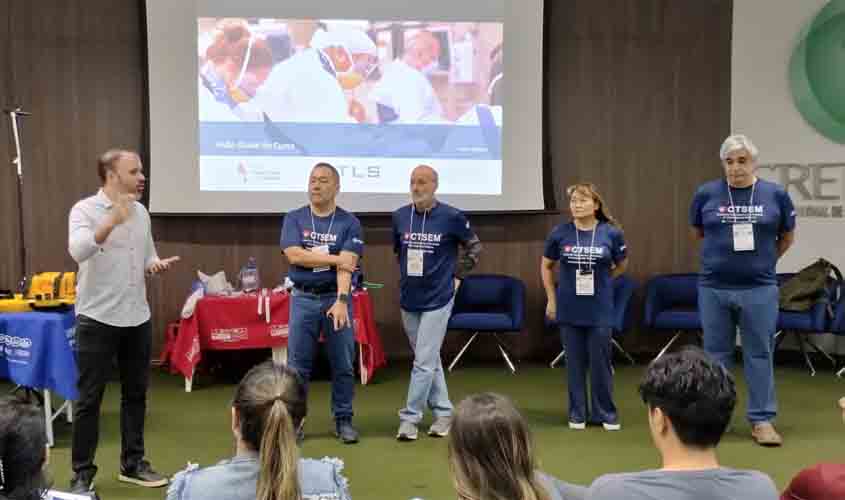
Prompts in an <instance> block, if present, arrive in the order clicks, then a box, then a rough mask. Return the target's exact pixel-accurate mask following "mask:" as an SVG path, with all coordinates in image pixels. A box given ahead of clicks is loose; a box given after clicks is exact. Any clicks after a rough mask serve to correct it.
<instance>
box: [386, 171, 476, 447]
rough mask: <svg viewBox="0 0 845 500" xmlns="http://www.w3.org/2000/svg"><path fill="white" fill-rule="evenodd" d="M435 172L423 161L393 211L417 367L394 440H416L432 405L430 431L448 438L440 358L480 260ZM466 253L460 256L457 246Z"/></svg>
mask: <svg viewBox="0 0 845 500" xmlns="http://www.w3.org/2000/svg"><path fill="white" fill-rule="evenodd" d="M437 184H438V177H437V171H435V170H434V169H433V168H431V167H429V166H427V165H420V166H418V167H417V168H415V169H414V170H413V172H411V199H412V200H413V203H411V204H409V205H405V206H404V207H402V208H400V209H399V210H396V211H395V212H393V251H394V253H396V257H397V258H398V260H399V272H400V282H399V286H400V306H401V309H402V325H403V327H404V329H405V333H406V334H407V335H408V340H409V342H410V344H411V349H412V350H413V352H414V366H413V368H412V370H411V381H410V383H409V385H408V401H407V403H406V405H405V407H404V408H403V409H402V410H400V411H399V419H400V423H399V431H398V432H397V434H396V439H398V440H400V441H413V440H415V439H417V426H418V425H419V423H420V421H421V420H422V417H423V411H424V410H425V407H426V406H428V407H429V408H430V409H431V412H432V414H433V415H434V422H433V423H432V424H431V427H430V428H429V430H428V435H429V436H433V437H445V436H447V435H448V434H449V429H450V428H451V424H452V403H451V402H450V401H449V391H448V390H447V388H446V378H445V376H444V374H443V366H442V364H441V361H440V347H441V346H442V345H443V338H444V337H445V335H446V325H447V324H448V322H449V316H450V315H451V313H452V305H453V304H454V301H455V291H456V290H457V288H458V286H460V282H461V279H462V278H463V277H464V276H465V275H466V274H467V273H469V272H470V271H471V270H472V268H473V267H475V265H476V264H477V263H478V256H479V254H480V253H481V242H480V241H479V240H478V237H477V236H476V235H475V233H474V232H473V231H472V229H470V226H469V221H468V220H467V218H466V217H465V216H464V214H463V213H461V211H460V210H458V209H456V208H454V207H451V206H449V205H447V204H445V203H443V202H441V201H438V200H437V199H436V198H435V196H434V193H435V191H437ZM459 246H462V247H464V255H463V257H462V258H461V259H458V247H459Z"/></svg>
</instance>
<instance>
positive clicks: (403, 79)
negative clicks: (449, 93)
mask: <svg viewBox="0 0 845 500" xmlns="http://www.w3.org/2000/svg"><path fill="white" fill-rule="evenodd" d="M439 57H440V41H439V40H438V39H437V37H436V36H434V35H433V34H431V32H430V31H420V32H419V33H417V34H416V35H414V36H413V37H412V38H411V39H410V40H409V41H408V45H407V46H406V47H405V52H404V53H403V54H402V57H401V58H400V59H396V60H395V61H393V62H392V63H390V65H388V66H387V68H386V69H385V71H384V75H383V76H382V77H381V80H379V82H378V83H377V84H376V86H375V87H373V90H372V91H371V92H370V95H369V97H370V99H372V100H373V101H375V102H376V105H377V107H378V113H379V121H380V122H381V123H437V122H439V121H442V119H443V108H442V106H441V105H440V99H439V98H438V97H437V94H436V93H435V92H434V87H432V86H431V82H430V81H429V80H428V76H427V74H429V73H431V72H432V71H434V70H435V69H437V64H438V58H439Z"/></svg>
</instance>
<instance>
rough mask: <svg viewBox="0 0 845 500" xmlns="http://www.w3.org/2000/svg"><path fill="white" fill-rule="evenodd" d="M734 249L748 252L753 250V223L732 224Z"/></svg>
mask: <svg viewBox="0 0 845 500" xmlns="http://www.w3.org/2000/svg"><path fill="white" fill-rule="evenodd" d="M733 229H734V251H735V252H750V251H753V250H754V225H753V224H750V223H743V224H734V225H733Z"/></svg>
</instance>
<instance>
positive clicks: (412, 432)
mask: <svg viewBox="0 0 845 500" xmlns="http://www.w3.org/2000/svg"><path fill="white" fill-rule="evenodd" d="M396 439H397V440H399V441H416V440H417V426H416V425H414V424H412V423H411V422H407V421H405V420H402V421H401V422H399V430H398V431H397V432H396Z"/></svg>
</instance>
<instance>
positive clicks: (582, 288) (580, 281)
mask: <svg viewBox="0 0 845 500" xmlns="http://www.w3.org/2000/svg"><path fill="white" fill-rule="evenodd" d="M595 294H596V281H595V275H594V274H593V272H592V271H581V270H578V271H576V272H575V295H589V296H592V295H595Z"/></svg>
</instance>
